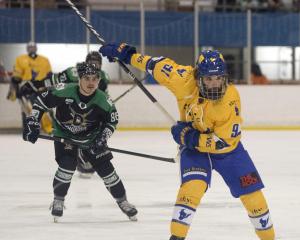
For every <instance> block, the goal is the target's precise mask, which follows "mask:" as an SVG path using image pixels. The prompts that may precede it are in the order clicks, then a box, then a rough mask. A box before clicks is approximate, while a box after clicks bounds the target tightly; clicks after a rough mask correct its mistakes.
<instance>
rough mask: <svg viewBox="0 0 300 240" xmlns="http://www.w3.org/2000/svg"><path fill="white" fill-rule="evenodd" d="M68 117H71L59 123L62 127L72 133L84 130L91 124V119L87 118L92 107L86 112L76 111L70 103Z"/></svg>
mask: <svg viewBox="0 0 300 240" xmlns="http://www.w3.org/2000/svg"><path fill="white" fill-rule="evenodd" d="M69 110H70V115H71V116H70V117H71V119H70V120H68V121H65V122H61V125H63V126H64V128H66V129H68V130H69V131H70V132H72V133H73V134H76V133H80V132H84V131H86V130H87V128H88V127H89V126H92V124H93V121H89V120H88V119H87V118H88V116H89V115H90V114H91V113H92V111H93V109H91V110H90V111H88V112H87V113H83V114H80V113H77V112H76V111H75V110H74V109H73V108H72V107H71V106H70V105H69Z"/></svg>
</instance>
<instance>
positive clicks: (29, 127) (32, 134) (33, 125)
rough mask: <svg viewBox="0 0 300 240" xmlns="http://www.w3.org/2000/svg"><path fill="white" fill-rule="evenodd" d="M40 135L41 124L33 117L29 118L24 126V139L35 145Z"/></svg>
mask: <svg viewBox="0 0 300 240" xmlns="http://www.w3.org/2000/svg"><path fill="white" fill-rule="evenodd" d="M39 134H40V123H39V122H38V120H37V119H36V118H35V117H33V116H30V117H27V118H25V120H24V124H23V139H24V140H25V141H29V142H32V143H35V142H36V140H37V139H38V136H39Z"/></svg>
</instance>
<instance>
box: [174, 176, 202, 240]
mask: <svg viewBox="0 0 300 240" xmlns="http://www.w3.org/2000/svg"><path fill="white" fill-rule="evenodd" d="M206 189H207V183H206V182H204V181H203V180H192V181H188V182H186V183H184V184H182V185H181V187H180V189H179V192H178V195H177V200H176V204H175V208H174V212H173V218H172V222H171V235H174V236H177V237H181V238H185V237H186V235H187V233H188V230H189V227H190V225H191V223H192V220H193V216H194V214H195V212H196V208H197V207H198V205H199V204H200V200H201V198H202V197H203V195H204V193H205V191H206Z"/></svg>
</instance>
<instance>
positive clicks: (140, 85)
mask: <svg viewBox="0 0 300 240" xmlns="http://www.w3.org/2000/svg"><path fill="white" fill-rule="evenodd" d="M66 2H67V3H68V4H69V6H70V7H71V8H72V9H73V10H74V11H75V13H76V14H77V16H78V17H79V18H80V19H81V21H82V22H83V23H84V24H85V26H86V27H87V28H88V29H89V30H90V32H91V33H93V34H94V36H95V37H96V38H97V39H98V41H99V43H100V44H102V45H104V44H105V41H104V39H103V38H101V36H100V35H99V34H98V33H97V31H96V30H95V29H94V27H93V26H92V25H91V24H90V23H89V22H88V21H87V19H86V18H85V17H84V16H83V15H82V13H81V12H80V11H79V10H78V8H77V7H76V6H75V5H74V3H73V2H72V1H71V0H66ZM117 62H118V63H119V65H120V66H121V68H122V69H123V70H124V71H125V72H126V73H127V74H128V75H129V76H130V77H131V79H132V80H133V81H134V82H135V83H136V84H137V85H138V87H139V88H140V89H141V90H142V91H143V92H144V93H145V94H146V96H147V97H148V98H149V99H150V100H151V102H152V103H153V104H155V105H156V106H157V107H158V108H159V109H160V110H161V112H162V113H163V114H164V115H165V116H166V117H167V118H168V119H169V120H170V122H171V123H172V124H174V123H175V122H176V121H175V119H174V118H173V117H172V116H171V115H170V113H168V112H167V110H166V109H165V108H164V107H163V106H162V105H161V104H160V103H159V102H158V101H157V100H156V99H155V97H154V96H153V95H152V94H151V93H150V92H149V91H148V90H147V89H146V88H145V86H144V85H143V84H142V83H141V81H140V80H139V79H138V78H137V77H136V76H135V75H134V74H133V73H132V72H131V71H130V70H129V68H128V67H126V65H125V64H124V63H123V62H121V61H119V60H117Z"/></svg>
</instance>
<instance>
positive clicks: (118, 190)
mask: <svg viewBox="0 0 300 240" xmlns="http://www.w3.org/2000/svg"><path fill="white" fill-rule="evenodd" d="M94 169H95V170H96V172H97V173H98V175H99V176H100V177H101V178H102V180H103V182H104V185H105V187H106V189H107V190H108V191H109V192H110V194H111V195H112V196H113V198H114V199H115V200H116V201H117V202H118V201H120V200H123V198H126V192H125V188H124V185H123V183H122V181H121V179H120V178H119V176H118V174H117V173H116V170H115V168H114V166H113V165H112V163H111V162H110V161H101V164H96V165H94Z"/></svg>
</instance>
